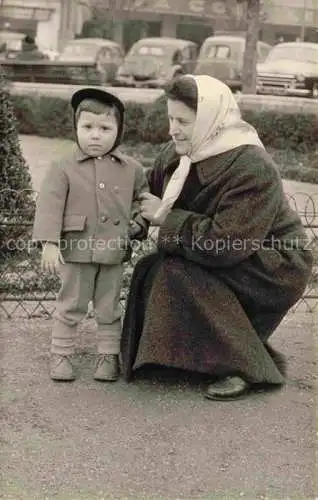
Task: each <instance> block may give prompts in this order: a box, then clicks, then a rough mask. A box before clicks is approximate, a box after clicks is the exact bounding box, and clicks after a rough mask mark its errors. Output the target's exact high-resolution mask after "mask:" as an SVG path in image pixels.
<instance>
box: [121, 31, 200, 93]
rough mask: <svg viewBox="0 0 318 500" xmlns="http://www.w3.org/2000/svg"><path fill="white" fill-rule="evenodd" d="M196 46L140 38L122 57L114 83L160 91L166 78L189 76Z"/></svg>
mask: <svg viewBox="0 0 318 500" xmlns="http://www.w3.org/2000/svg"><path fill="white" fill-rule="evenodd" d="M197 54H198V45H197V44H196V43H194V42H192V41H189V40H183V39H180V38H169V37H160V38H156V37H152V38H142V39H140V40H138V41H137V42H135V43H134V44H133V45H132V47H131V48H130V50H129V51H128V53H127V54H126V57H125V60H124V62H123V64H122V65H121V66H120V67H119V69H118V71H117V75H116V84H117V85H120V86H127V87H148V88H151V87H152V88H160V87H162V86H163V85H164V84H165V83H166V82H167V81H168V80H169V79H171V78H173V77H175V76H177V75H179V74H185V73H193V71H194V68H195V62H196V58H197Z"/></svg>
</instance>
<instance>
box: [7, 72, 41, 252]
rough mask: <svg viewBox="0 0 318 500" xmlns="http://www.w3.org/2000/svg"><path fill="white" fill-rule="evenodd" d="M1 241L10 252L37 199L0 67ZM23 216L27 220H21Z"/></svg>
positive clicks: (31, 214) (30, 218)
mask: <svg viewBox="0 0 318 500" xmlns="http://www.w3.org/2000/svg"><path fill="white" fill-rule="evenodd" d="M0 186H1V187H0V241H1V247H0V248H1V251H2V253H8V251H9V244H8V242H9V240H11V239H13V240H16V239H17V238H20V237H22V236H23V234H24V233H25V222H27V221H31V220H32V216H33V212H34V199H33V192H32V184H31V176H30V173H29V169H28V167H27V165H26V163H25V160H24V158H23V156H22V152H21V148H20V143H19V137H18V127H17V120H16V117H15V115H14V108H13V106H12V103H11V100H10V94H9V88H8V84H7V82H6V80H5V78H4V75H3V73H2V72H1V69H0ZM22 220H23V222H24V224H23V225H20V224H19V223H20V222H21V221H22Z"/></svg>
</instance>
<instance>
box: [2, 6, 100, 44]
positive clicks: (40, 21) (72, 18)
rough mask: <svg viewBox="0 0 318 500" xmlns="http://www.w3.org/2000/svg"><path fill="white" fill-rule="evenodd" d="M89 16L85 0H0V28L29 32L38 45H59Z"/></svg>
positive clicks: (74, 32) (78, 30) (79, 30)
mask: <svg viewBox="0 0 318 500" xmlns="http://www.w3.org/2000/svg"><path fill="white" fill-rule="evenodd" d="M90 16H91V9H90V7H89V2H88V0H69V1H67V2H65V1H61V0H0V31H2V32H3V31H10V32H21V33H25V34H26V35H30V36H32V37H33V38H35V40H36V42H37V44H38V46H39V47H40V48H41V49H49V50H59V49H61V47H62V46H63V45H64V43H65V42H66V41H67V40H68V39H70V38H74V37H75V35H76V34H78V33H80V32H81V29H82V25H83V23H84V21H85V20H87V19H89V18H90Z"/></svg>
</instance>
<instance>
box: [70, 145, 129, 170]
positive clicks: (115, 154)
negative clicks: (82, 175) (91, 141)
mask: <svg viewBox="0 0 318 500" xmlns="http://www.w3.org/2000/svg"><path fill="white" fill-rule="evenodd" d="M74 154H75V158H76V161H78V162H79V163H82V162H84V161H86V160H89V159H91V158H93V157H92V156H90V155H88V154H87V153H84V151H82V150H81V149H80V148H79V146H78V145H76V147H75V152H74ZM103 156H104V157H105V156H108V157H110V158H114V159H115V160H117V161H118V162H119V163H121V164H122V165H125V164H126V162H125V160H124V156H123V154H122V153H121V152H120V151H118V150H117V149H115V150H114V151H112V152H111V153H110V154H105V155H103Z"/></svg>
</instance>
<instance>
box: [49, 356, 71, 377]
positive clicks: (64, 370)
mask: <svg viewBox="0 0 318 500" xmlns="http://www.w3.org/2000/svg"><path fill="white" fill-rule="evenodd" d="M50 376H51V379H52V380H60V381H64V382H69V381H71V380H75V373H74V367H73V364H72V361H71V357H70V356H65V355H62V354H52V358H51V367H50Z"/></svg>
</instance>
